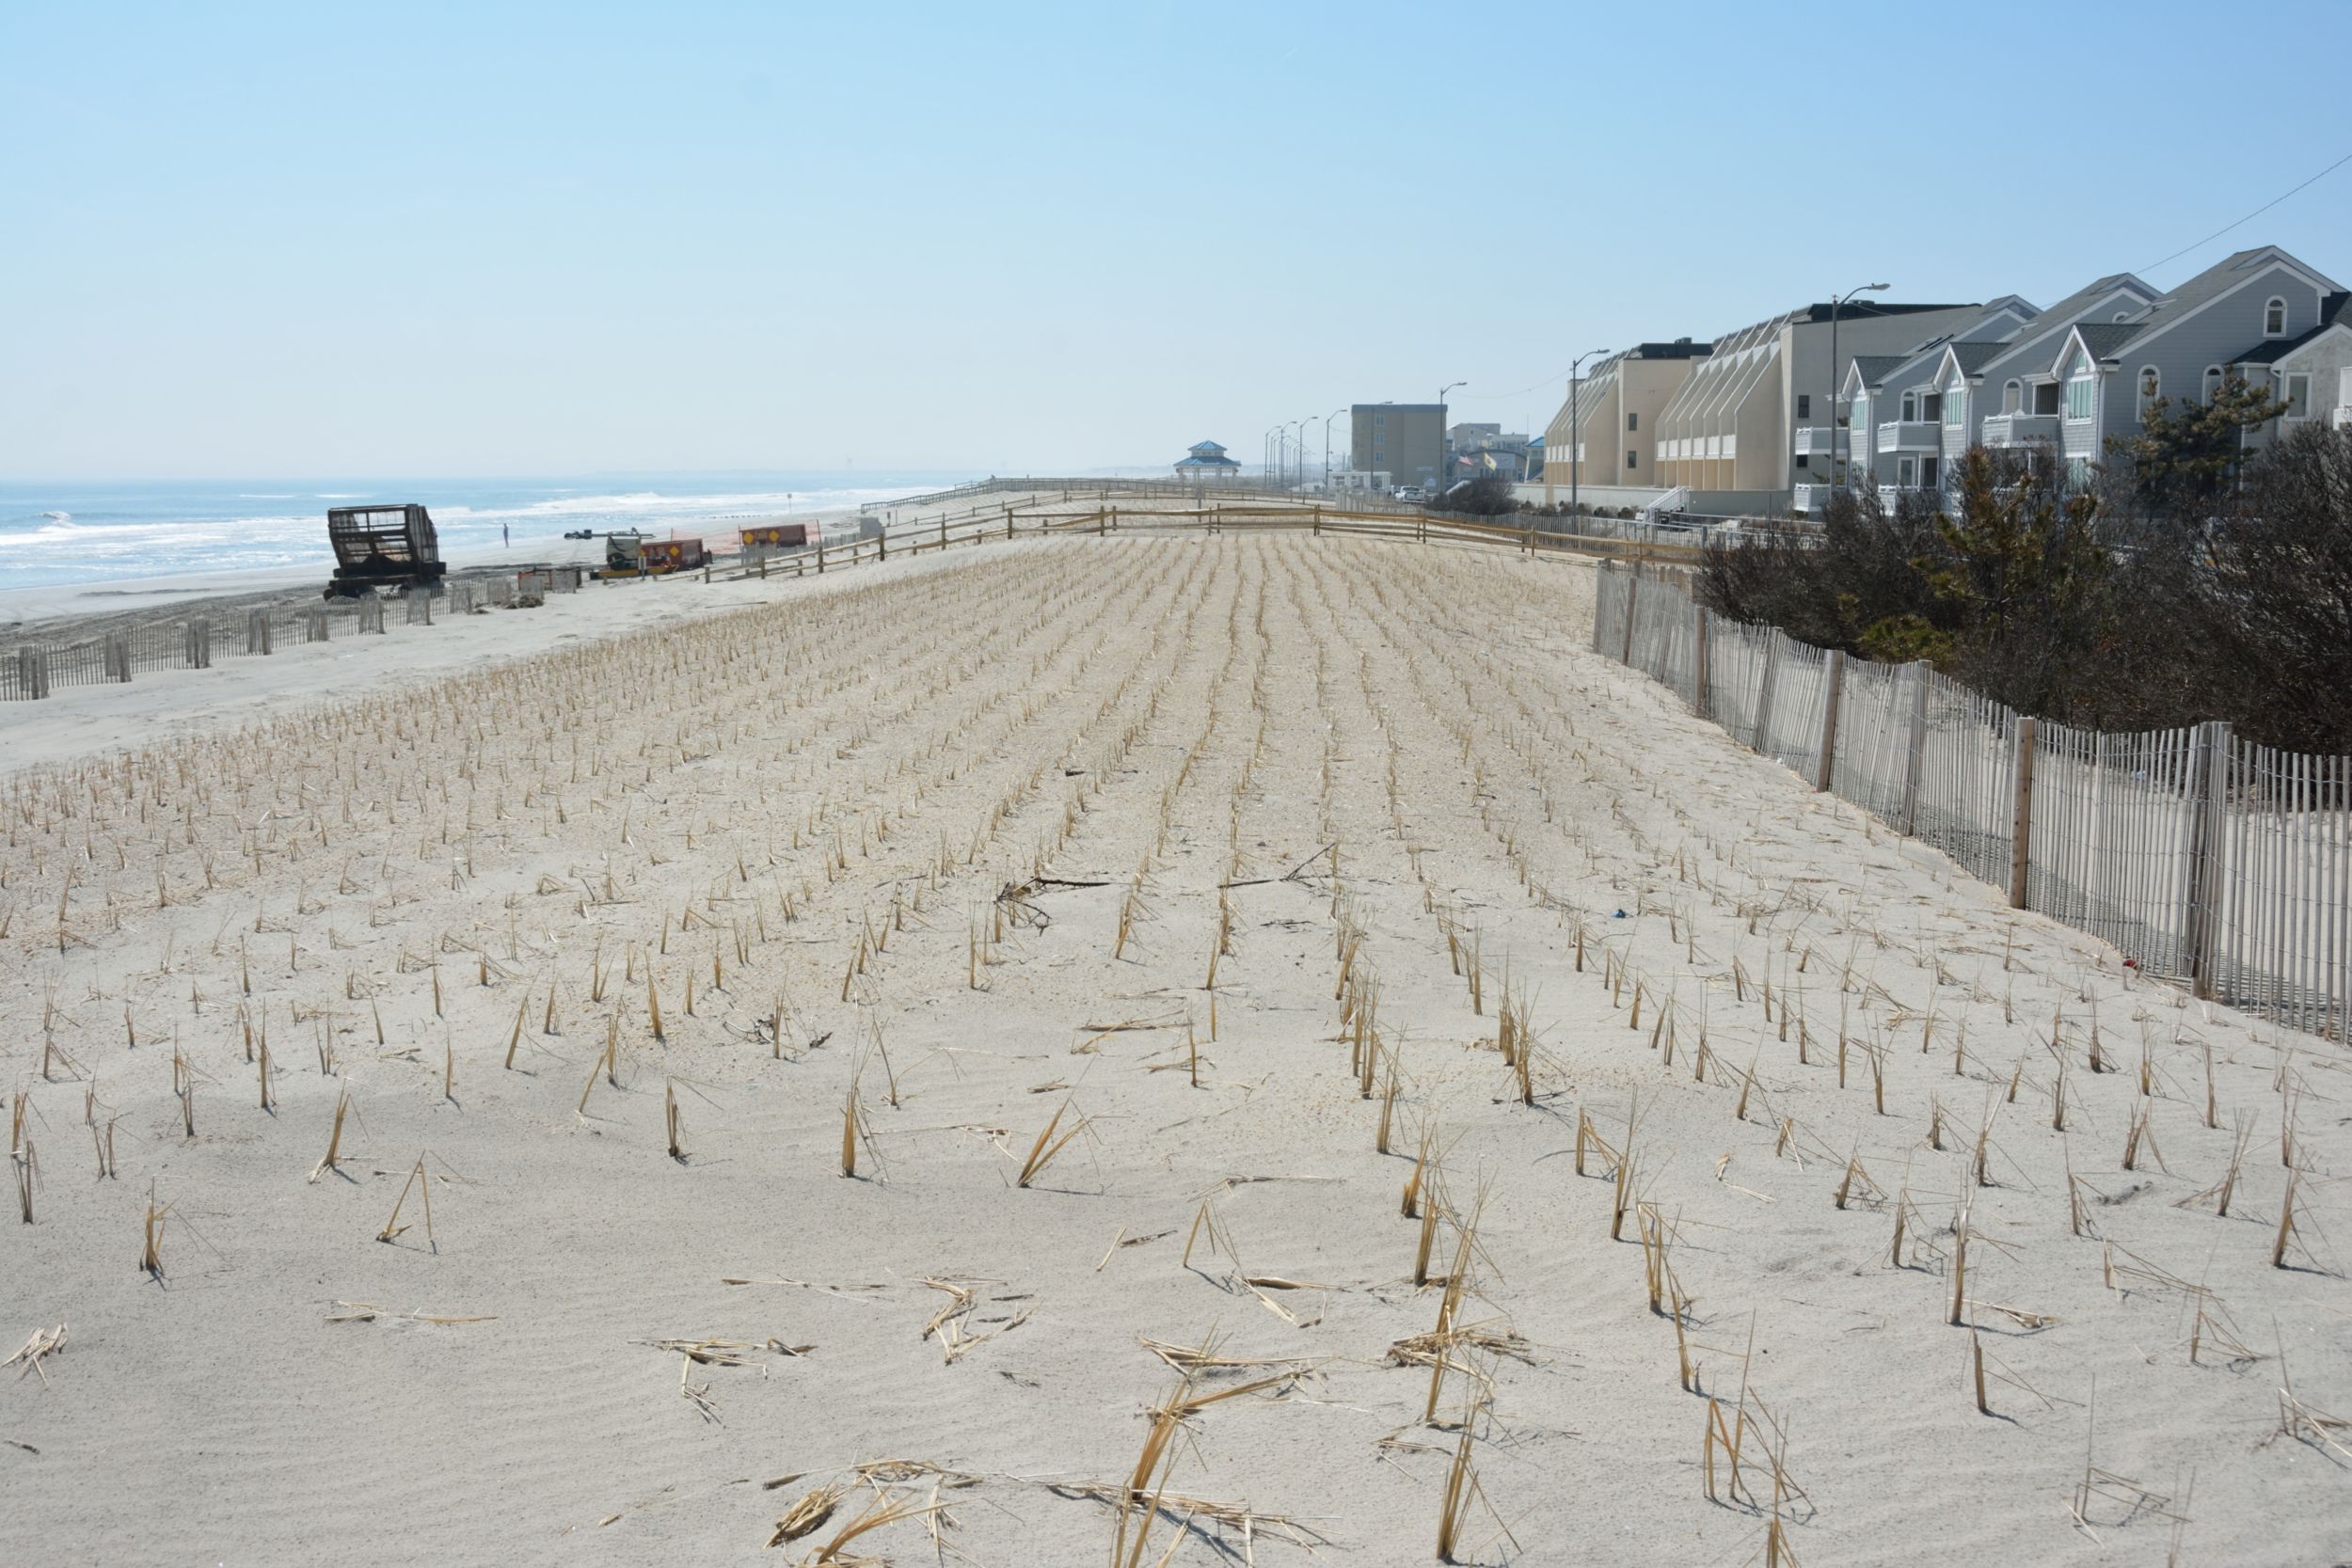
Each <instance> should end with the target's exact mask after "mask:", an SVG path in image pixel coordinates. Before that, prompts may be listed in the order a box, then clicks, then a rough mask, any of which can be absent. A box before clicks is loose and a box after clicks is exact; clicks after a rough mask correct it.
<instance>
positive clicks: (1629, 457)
mask: <svg viewBox="0 0 2352 1568" xmlns="http://www.w3.org/2000/svg"><path fill="white" fill-rule="evenodd" d="M1638 450H1639V449H1637V448H1634V447H1628V448H1626V449H1625V466H1626V467H1629V468H1630V467H1634V460H1635V456H1636V454H1637V452H1638Z"/></svg>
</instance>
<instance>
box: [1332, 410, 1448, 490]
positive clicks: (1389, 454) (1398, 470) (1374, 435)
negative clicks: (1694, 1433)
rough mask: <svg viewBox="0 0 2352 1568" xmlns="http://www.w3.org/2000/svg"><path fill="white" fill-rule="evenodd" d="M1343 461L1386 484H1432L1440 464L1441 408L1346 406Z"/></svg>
mask: <svg viewBox="0 0 2352 1568" xmlns="http://www.w3.org/2000/svg"><path fill="white" fill-rule="evenodd" d="M1348 412H1349V415H1350V418H1349V420H1348V429H1349V439H1350V440H1351V442H1352V443H1353V444H1352V445H1351V446H1350V447H1349V449H1348V453H1349V455H1348V461H1349V463H1350V464H1351V465H1352V466H1353V467H1356V468H1359V469H1361V470H1363V471H1365V472H1369V473H1380V474H1387V475H1388V476H1389V483H1391V484H1422V485H1432V484H1435V483H1437V482H1438V474H1440V473H1441V472H1443V471H1444V468H1445V423H1444V420H1445V408H1444V405H1443V404H1435V403H1359V404H1355V405H1354V406H1353V407H1351V408H1350V409H1349V410H1348Z"/></svg>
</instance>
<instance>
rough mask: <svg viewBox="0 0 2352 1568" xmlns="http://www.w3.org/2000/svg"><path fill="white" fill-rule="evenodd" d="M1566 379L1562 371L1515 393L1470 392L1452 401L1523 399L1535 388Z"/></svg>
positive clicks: (1565, 373)
mask: <svg viewBox="0 0 2352 1568" xmlns="http://www.w3.org/2000/svg"><path fill="white" fill-rule="evenodd" d="M1567 378H1568V372H1565V371H1562V372H1560V373H1559V374H1557V375H1548V376H1546V377H1544V378H1543V379H1542V380H1541V381H1533V382H1530V383H1528V384H1527V385H1526V386H1524V387H1522V388H1519V389H1518V391H1516V392H1470V393H1466V394H1461V395H1457V396H1456V397H1455V398H1454V402H1455V403H1492V402H1494V401H1495V400H1496V399H1497V398H1518V397H1525V396H1526V395H1527V394H1528V393H1530V392H1532V391H1534V390H1535V389H1536V388H1540V387H1549V386H1553V385H1555V384H1558V383H1561V382H1565V381H1566V380H1567Z"/></svg>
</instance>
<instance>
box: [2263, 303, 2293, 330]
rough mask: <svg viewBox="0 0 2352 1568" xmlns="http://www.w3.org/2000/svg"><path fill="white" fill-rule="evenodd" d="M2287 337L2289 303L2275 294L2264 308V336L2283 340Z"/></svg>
mask: <svg viewBox="0 0 2352 1568" xmlns="http://www.w3.org/2000/svg"><path fill="white" fill-rule="evenodd" d="M2286 335H2287V302H2286V301H2285V300H2283V299H2280V298H2279V297H2278V296H2277V295H2276V294H2273V295H2272V296H2271V299H2270V303H2269V304H2267V305H2265V306H2264V307H2263V336H2264V337H2265V338H2283V337H2285V336H2286Z"/></svg>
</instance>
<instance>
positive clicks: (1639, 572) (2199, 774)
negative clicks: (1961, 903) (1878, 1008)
mask: <svg viewBox="0 0 2352 1568" xmlns="http://www.w3.org/2000/svg"><path fill="white" fill-rule="evenodd" d="M1593 645H1594V647H1595V648H1596V649H1597V650H1598V651H1599V652H1601V653H1603V654H1606V655H1608V656H1609V657H1612V658H1614V659H1617V660H1618V661H1620V662H1622V663H1624V664H1627V665H1629V666H1631V667H1632V668H1634V669H1637V670H1639V671H1641V672H1643V673H1645V674H1647V675H1649V676H1650V677H1651V678H1652V679H1654V680H1657V681H1658V682H1660V683H1661V684H1662V685H1664V686H1667V687H1670V688H1672V689H1674V690H1675V691H1676V692H1677V694H1679V695H1680V696H1681V698H1682V699H1683V701H1684V702H1685V703H1687V704H1689V705H1690V706H1691V709H1692V712H1694V713H1696V714H1698V715H1699V716H1700V717H1702V718H1706V719H1711V720H1713V721H1715V722H1716V723H1718V724H1721V725H1722V726H1723V727H1724V729H1725V730H1727V731H1729V732H1730V733H1731V734H1732V735H1733V736H1736V737H1737V738H1739V739H1740V741H1741V742H1742V743H1744V744H1745V745H1747V746H1749V747H1750V748H1751V749H1752V750H1754V751H1756V752H1761V753H1762V754H1764V755H1766V756H1771V757H1774V758H1777V759H1778V760H1779V761H1781V762H1783V763H1786V764H1787V765H1788V767H1790V768H1793V769H1795V770H1796V772H1797V773H1798V775H1799V776H1800V777H1802V778H1803V779H1804V781H1805V782H1806V783H1807V784H1812V785H1813V786H1814V787H1815V788H1816V789H1821V790H1827V791H1829V792H1831V793H1834V794H1836V796H1838V797H1839V798H1840V799H1841V800H1850V801H1851V802H1852V803H1853V804H1855V805H1857V806H1860V807H1862V808H1863V809H1864V810H1866V811H1867V812H1869V813H1870V814H1871V815H1872V816H1877V817H1879V818H1880V819H1881V820H1883V821H1884V822H1885V823H1887V824H1888V825H1889V826H1890V827H1893V828H1895V829H1896V830H1897V831H1899V832H1903V833H1906V834H1909V835H1911V836H1913V837H1915V838H1917V839H1919V840H1920V841H1921V842H1923V843H1927V844H1931V845H1933V846H1934V847H1937V848H1939V849H1941V850H1943V851H1944V852H1945V853H1947V854H1948V855H1950V856H1951V857H1952V859H1953V860H1955V861H1957V862H1958V863H1960V864H1961V865H1962V866H1963V867H1964V868H1966V869H1967V871H1968V872H1969V873H1970V874H1971V875H1972V876H1975V877H1978V878H1979V879H1983V880H1985V881H1989V882H1992V883H1994V885H1995V886H2005V887H2006V888H2007V889H2008V890H2009V895H2010V904H2011V906H2012V907H2014V908H2018V909H2030V910H2035V911H2040V912H2042V913H2043V914H2047V915H2050V916H2052V917H2053V918H2055V919H2058V920H2062V921H2064V922H2066V923H2067V924H2068V925H2070V926H2074V927H2078V928H2080V929H2082V930H2086V931H2089V932H2090V933H2092V934H2093V935H2095V936H2097V937H2099V938H2101V939H2102V940H2104V941H2106V942H2109V943H2111V944H2113V945H2114V946H2115V947H2117V948H2119V949H2121V950H2122V953H2123V954H2124V956H2125V957H2126V958H2130V959H2131V960H2132V961H2133V962H2134V963H2136V964H2137V965H2138V966H2139V968H2140V969H2141V970H2142V971H2143V972H2144V973H2146V974H2153V975H2161V976H2166V977H2169V978H2174V979H2180V980H2185V981H2187V982H2188V983H2189V984H2190V986H2191V987H2193V988H2194V990H2195V991H2196V993H2197V994H2198V995H2200V996H2204V997H2213V998H2216V999H2218V1000H2221V1001H2225V1002H2229V1003H2231V1004H2233V1005H2234V1006H2241V1007H2246V1008H2249V1009H2251V1010H2254V1011H2257V1012H2261V1013H2264V1014H2266V1015H2267V1016H2269V1017H2271V1018H2274V1019H2277V1020H2279V1021H2280V1022H2283V1023H2286V1024H2288V1025H2291V1026H2293V1027H2295V1028H2298V1029H2304V1030H2308V1031H2310V1032H2311V1033H2312V1034H2316V1035H2323V1036H2327V1037H2330V1038H2335V1039H2342V1038H2344V1036H2345V1025H2346V1010H2347V1007H2352V757H2322V756H2300V755H2295V754H2292V753H2288V752H2278V751H2274V750H2272V749H2271V748H2269V747H2265V746H2256V745H2253V744H2250V743H2249V742H2247V741H2244V740H2240V739H2238V738H2237V737H2235V736H2233V735H2232V734H2231V733H2230V726H2229V725H2228V724H2226V723H2219V722H2209V723H2203V724H2197V725H2192V726H2190V727H2188V728H2185V729H2176V730H2158V731H2153V732H2150V733H2148V734H2144V735H2105V734H2101V733H2099V732H2097V731H2093V730H2081V729H2074V728H2072V727H2070V726H2067V725H2063V724H2057V723H2051V722H2047V721H2037V720H2035V719H2034V718H2032V717H2031V716H2028V715H2023V714H2018V713H2014V712H2012V711H2010V709H2009V708H2007V707H2004V706H2003V705H2000V704H1998V703H1996V702H1994V701H1993V700H1992V699H1990V698H1988V697H1986V696H1984V695H1983V694H1982V693H1980V692H1977V691H1973V690H1971V689H1968V688H1966V687H1964V686H1962V685H1960V684H1958V683H1957V682H1955V681H1951V680H1948V679H1947V678H1946V677H1944V676H1942V675H1940V674H1937V673H1935V672H1934V671H1933V670H1931V669H1930V668H1929V667H1928V666H1927V665H1925V664H1877V663H1872V662H1870V661H1868V660H1867V659H1856V658H1849V657H1846V655H1844V654H1843V653H1840V652H1837V651H1836V650H1831V651H1827V652H1824V651H1823V650H1821V649H1819V648H1814V647H1810V646H1808V645H1806V644H1805V643H1803V642H1799V641H1795V640H1794V639H1792V638H1790V637H1788V636H1787V635H1785V634H1783V633H1782V632H1781V631H1779V630H1778V629H1777V628H1775V627H1772V626H1746V625H1742V624H1740V623H1739V622H1735V621H1726V620H1723V619H1720V618H1718V617H1716V616H1713V615H1711V614H1709V613H1708V611H1707V610H1705V609H1704V608H1703V607H1701V606H1700V605H1698V604H1697V603H1695V602H1694V601H1693V600H1692V596H1691V594H1689V593H1688V592H1687V591H1686V590H1685V589H1684V588H1683V587H1681V586H1679V585H1677V584H1675V583H1670V582H1666V581H1661V580H1659V579H1658V578H1656V577H1655V576H1645V575H1644V569H1643V568H1641V567H1639V566H1634V567H1631V568H1626V567H1620V566H1618V565H1617V564H1616V563H1615V562H1602V563H1601V569H1600V572H1599V575H1598V591H1597V596H1596V602H1595V610H1594V617H1593Z"/></svg>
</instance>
